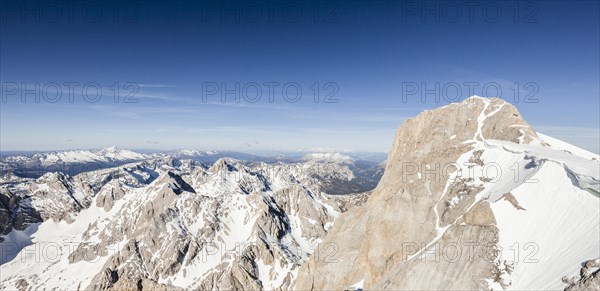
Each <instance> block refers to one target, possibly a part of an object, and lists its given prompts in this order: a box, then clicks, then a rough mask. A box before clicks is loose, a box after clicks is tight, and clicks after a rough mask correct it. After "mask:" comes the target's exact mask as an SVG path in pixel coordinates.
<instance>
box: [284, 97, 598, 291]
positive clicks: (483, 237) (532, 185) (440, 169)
mask: <svg viewBox="0 0 600 291" xmlns="http://www.w3.org/2000/svg"><path fill="white" fill-rule="evenodd" d="M599 171H600V164H599V162H598V155H594V154H591V153H588V152H585V151H583V150H580V149H578V148H575V147H573V146H569V145H567V144H565V143H562V142H559V141H557V140H554V139H551V138H548V137H545V136H543V135H538V134H537V133H536V132H535V131H534V130H533V129H532V128H531V127H530V126H529V125H528V124H527V123H526V122H525V121H524V119H523V118H522V117H521V115H520V114H519V112H518V111H517V110H516V108H515V107H513V106H512V105H510V104H508V103H506V102H504V101H502V100H500V99H487V98H479V97H473V98H470V99H467V100H466V101H463V102H462V103H458V104H451V105H448V106H444V107H442V108H439V109H436V110H433V111H426V112H423V113H422V114H420V115H419V116H417V117H415V118H413V119H410V120H407V121H406V122H405V123H404V124H403V125H402V126H401V127H400V128H399V129H398V132H397V134H396V138H395V140H394V144H393V147H392V151H391V152H390V154H389V156H388V160H387V165H386V168H385V173H384V176H383V178H382V180H381V181H380V183H379V185H378V186H377V188H376V189H375V190H374V191H373V193H372V194H371V195H370V196H369V197H368V200H367V201H366V203H364V205H362V206H357V207H353V208H351V209H350V210H349V211H348V212H346V213H344V214H342V215H341V216H340V217H339V218H338V219H337V220H336V222H335V225H334V226H333V227H332V229H331V230H330V231H329V232H328V234H327V236H326V238H325V240H324V241H323V242H322V243H321V245H335V246H336V247H335V249H336V252H335V255H334V256H332V257H331V259H330V260H322V259H320V258H318V257H312V258H310V259H309V260H308V262H307V263H305V264H304V265H303V266H302V267H301V268H300V271H299V273H298V276H297V280H296V282H295V285H294V288H295V289H298V290H324V289H325V290H341V289H353V288H354V289H362V288H364V289H375V290H382V289H390V290H415V289H416V290H434V289H438V290H439V289H444V290H450V289H461V290H464V289H496V290H498V289H521V290H523V289H535V290H544V289H546V290H547V289H562V288H565V287H567V286H572V287H575V289H577V287H578V286H584V288H585V286H588V287H589V286H594V284H596V285H595V286H598V281H597V279H598V275H597V273H598V266H597V264H593V263H589V262H594V259H596V258H599V257H600V240H599V237H600V229H599V226H600V220H599V216H600V199H599V185H600V183H599V177H600V173H599ZM586 264H588V266H589V268H587V269H586V270H583V269H581V274H579V271H580V268H582V266H584V268H585V265H586ZM593 274H596V275H593ZM594 276H595V277H594ZM594 278H596V279H594ZM578 280H579V281H578ZM593 280H596V281H593ZM582 282H584V283H582ZM585 282H587V283H585ZM590 282H591V283H590ZM581 284H584V285H581ZM585 284H587V285H585ZM596 288H597V287H596Z"/></svg>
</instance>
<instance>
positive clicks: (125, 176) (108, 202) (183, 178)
mask: <svg viewBox="0 0 600 291" xmlns="http://www.w3.org/2000/svg"><path fill="white" fill-rule="evenodd" d="M324 169H325V170H324ZM326 169H335V171H334V170H330V171H329V172H328V171H327V170H326ZM323 179H336V180H337V181H339V180H350V179H352V171H350V170H349V169H348V168H347V167H346V166H343V165H342V166H341V167H325V166H323V165H320V164H318V163H316V162H312V161H311V162H304V163H294V164H283V163H277V164H264V163H254V164H252V165H245V164H243V163H241V162H239V161H236V160H233V159H221V160H218V161H217V162H216V163H215V164H214V165H212V166H211V167H205V166H204V165H202V164H201V163H198V162H192V161H179V160H176V159H172V158H161V159H156V160H148V161H144V162H139V163H135V164H129V165H125V166H122V167H118V168H112V169H104V170H99V171H93V172H85V173H81V174H79V175H77V176H75V177H70V176H67V175H62V174H47V175H44V176H43V177H41V178H39V179H37V180H33V179H29V180H27V181H26V182H25V183H21V184H17V185H13V186H11V187H12V188H10V189H23V193H22V194H23V195H22V196H23V197H30V198H31V199H32V201H33V203H32V204H33V206H35V207H36V208H35V209H36V210H39V211H40V213H41V215H40V221H42V220H54V221H56V222H60V221H62V222H63V223H66V224H65V226H64V227H66V228H69V225H74V227H75V228H77V229H79V228H82V227H83V231H82V232H81V233H80V234H79V235H76V236H74V237H73V238H72V239H69V241H72V240H75V241H76V244H75V245H74V246H73V248H70V249H69V252H68V253H67V254H66V256H65V257H64V259H61V261H60V262H59V264H58V265H62V266H63V267H60V268H61V269H60V273H63V272H69V270H71V272H76V269H77V268H79V267H76V266H89V267H90V268H96V269H97V270H95V271H94V272H93V275H92V276H90V277H82V278H80V280H79V281H77V280H74V281H69V280H70V279H68V278H62V277H60V278H59V281H57V282H56V283H53V284H57V285H48V284H49V283H48V282H49V281H50V280H54V279H52V278H55V273H52V272H53V271H52V270H51V269H52V268H53V267H52V266H57V264H54V263H52V264H50V265H49V266H48V267H45V268H44V269H43V271H41V273H40V274H37V275H36V276H35V277H27V276H25V275H23V276H21V275H15V276H11V277H9V278H2V279H3V282H2V283H1V284H2V286H8V287H12V286H16V284H17V281H19V280H20V281H19V282H20V284H21V283H26V284H28V286H32V287H33V288H37V287H39V286H45V287H47V286H60V287H63V288H64V287H65V286H72V287H73V288H86V289H96V290H109V289H112V290H123V289H138V290H139V289H147V288H149V289H152V290H154V289H164V290H174V289H175V290H177V289H203V290H204V289H275V288H283V289H287V288H290V286H291V284H292V283H293V280H294V277H295V273H296V272H297V270H298V267H299V266H300V265H301V264H302V263H303V262H304V261H306V260H307V259H308V257H309V256H310V255H311V254H312V252H313V251H314V250H313V247H314V246H315V245H316V244H317V243H318V242H319V241H320V238H322V237H323V236H325V234H326V233H327V230H328V229H329V228H331V226H332V225H333V222H334V220H335V218H336V217H337V215H339V213H340V212H341V211H340V209H339V207H338V206H337V203H336V202H335V201H334V200H333V199H330V198H328V197H326V196H325V195H324V194H322V193H321V192H320V189H321V187H320V186H321V182H323ZM7 189H8V188H7ZM7 193H8V192H7ZM7 197H8V196H7ZM5 200H6V199H5ZM90 215H92V216H94V215H97V216H98V219H91V220H89V221H90V222H89V225H81V223H79V222H78V219H84V220H85V219H86V217H88V216H90ZM98 262H99V263H98ZM8 264H14V267H10V268H17V267H18V266H19V265H18V262H10V263H8ZM3 267H5V266H3ZM61 282H62V283H61ZM67 282H70V283H67Z"/></svg>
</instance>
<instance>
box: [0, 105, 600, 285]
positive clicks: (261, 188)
mask: <svg viewBox="0 0 600 291" xmlns="http://www.w3.org/2000/svg"><path fill="white" fill-rule="evenodd" d="M100 151H102V150H99V151H94V152H95V153H96V154H95V156H93V158H90V159H89V161H93V162H94V161H95V162H98V161H106V162H107V163H110V162H116V163H125V162H126V161H128V158H129V157H130V158H133V159H134V160H136V159H142V160H141V161H135V162H130V163H126V164H124V165H121V164H119V165H118V166H111V167H108V164H107V165H105V167H108V168H102V169H94V170H89V169H88V170H85V171H82V172H79V173H77V174H71V173H63V172H60V171H58V172H47V171H46V172H45V173H43V174H42V175H41V176H39V177H37V176H36V177H28V176H27V175H21V174H22V173H18V172H15V171H8V172H7V173H6V174H5V175H4V176H3V177H2V181H0V289H10V290H12V289H61V290H62V289H94V290H131V289H136V290H141V289H150V290H189V289H192V290H207V289H210V290H213V289H218V290H221V289H236V290H240V289H241V290H259V289H266V290H273V289H283V290H291V289H294V290H323V289H327V290H343V289H392V290H400V289H406V290H415V289H418V290H432V289H444V290H448V289H461V290H464V289H496V290H499V289H535V290H539V289H563V288H566V289H568V290H589V289H600V271H599V270H600V240H599V238H600V229H599V226H600V194H599V193H600V190H599V186H600V182H599V180H600V164H599V161H598V160H599V157H598V155H596V154H592V153H589V152H586V151H584V150H581V149H578V148H576V147H574V146H571V145H569V144H566V143H564V142H561V141H559V140H556V139H553V138H551V137H548V136H545V135H542V134H538V133H536V132H535V131H534V130H533V129H532V128H531V127H530V126H529V125H528V124H527V123H526V122H525V121H524V119H523V118H522V117H521V115H520V114H519V112H518V111H517V110H516V109H515V107H513V106H512V105H510V104H508V103H506V102H504V101H502V100H500V99H486V98H479V97H474V98H470V99H468V100H466V101H464V102H462V103H457V104H451V105H448V106H444V107H442V108H439V109H436V110H432V111H426V112H424V113H422V114H420V115H419V116H417V117H415V118H413V119H410V120H407V121H406V122H405V124H403V125H402V126H401V127H400V128H399V129H398V132H397V135H396V138H395V140H394V144H393V147H392V150H391V152H390V153H389V155H388V159H387V160H386V163H385V171H384V172H383V171H382V168H383V166H384V165H383V164H382V163H381V162H376V163H372V162H369V161H365V160H360V159H355V158H354V157H350V156H348V155H342V154H335V153H327V154H315V153H312V154H303V155H301V156H300V157H297V158H292V159H291V160H290V161H288V162H278V161H271V160H269V163H265V162H260V161H257V160H250V161H241V160H237V159H232V158H223V157H221V158H219V159H217V160H216V161H214V163H203V162H202V159H204V158H206V157H210V158H214V157H217V156H219V155H220V153H216V152H215V153H208V152H197V151H177V152H172V153H162V154H140V155H142V156H135V157H134V155H136V154H138V153H135V152H128V151H125V150H119V149H115V148H112V149H110V148H109V149H106V150H104V152H102V153H101V152H100ZM51 155H54V156H56V157H60V159H56V158H51V157H50V156H51ZM86 155H88V154H87V153H86V154H82V153H81V152H75V151H73V152H71V153H65V152H57V153H53V154H47V153H46V154H39V155H37V157H36V158H32V157H24V158H19V157H9V158H3V160H2V161H3V162H7V161H8V162H11V163H16V164H23V162H25V164H26V163H27V161H37V162H34V163H38V162H39V163H42V164H43V163H44V161H45V163H46V164H47V165H50V166H52V165H54V163H55V164H56V165H59V166H60V165H66V164H69V163H70V162H72V163H74V164H79V163H80V162H81V161H82V160H84V159H83V158H82V156H86ZM34 156H35V155H34ZM74 156H77V159H74V158H73V157H74ZM124 157H127V158H124ZM51 161H54V162H51ZM84 164H85V163H84ZM378 175H379V176H380V175H383V177H382V178H381V181H380V183H379V184H378V185H377V188H375V189H374V190H373V191H365V192H362V191H355V190H361V189H369V187H368V186H367V185H369V183H372V182H373V181H377V180H379V178H378ZM350 192H362V193H356V194H348V195H336V194H340V193H350Z"/></svg>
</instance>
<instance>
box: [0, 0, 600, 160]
mask: <svg viewBox="0 0 600 291" xmlns="http://www.w3.org/2000/svg"><path fill="white" fill-rule="evenodd" d="M23 3H24V2H19V1H6V2H5V1H3V2H2V19H1V20H0V21H2V22H0V23H1V24H0V80H1V82H2V94H3V95H2V97H3V98H4V99H3V101H2V103H0V106H1V108H0V113H1V116H0V121H1V132H0V138H1V140H0V148H1V149H2V150H51V149H69V148H97V147H104V146H111V145H116V146H119V147H124V148H146V149H148V148H152V149H178V148H194V149H225V150H242V151H258V150H298V149H312V148H333V149H348V150H356V151H387V150H389V148H390V146H391V142H392V139H393V136H394V133H395V130H396V129H397V127H398V126H400V125H401V124H402V122H403V121H404V120H405V119H406V118H410V117H412V116H415V115H417V114H418V113H419V112H421V111H422V110H425V109H433V108H436V107H439V106H442V105H445V104H447V101H448V100H449V99H451V98H452V97H454V96H457V98H459V99H460V100H462V99H464V98H466V97H468V91H469V85H468V84H473V85H471V86H473V87H474V93H475V94H477V95H481V96H495V95H501V96H499V97H501V98H503V99H505V100H507V101H509V102H511V103H513V104H514V105H516V106H517V107H518V108H519V110H520V111H521V113H522V114H523V116H524V117H525V118H526V119H527V121H528V122H529V123H530V124H532V125H533V126H534V128H535V129H536V130H538V131H540V132H543V133H547V134H549V135H552V136H554V137H557V138H559V139H563V140H565V141H567V142H570V143H573V144H575V145H578V146H580V147H583V148H585V149H588V150H591V151H594V152H597V153H598V152H599V151H600V150H599V149H598V145H599V132H600V130H599V124H600V120H599V110H600V109H599V108H600V104H599V99H600V98H599V96H600V88H599V86H600V84H599V80H600V73H599V68H600V59H599V52H600V31H599V30H600V23H599V22H600V12H599V11H600V7H599V4H598V2H597V1H544V2H527V3H529V4H527V3H522V2H487V3H492V4H481V5H478V6H475V7H470V6H468V5H469V4H468V3H463V2H429V4H430V5H429V6H427V7H424V6H422V5H423V4H422V3H421V2H412V1H397V2H393V1H344V2H319V3H317V4H315V3H312V2H310V3H308V2H283V3H280V5H277V6H276V7H272V6H269V5H270V4H268V3H266V2H265V3H263V2H252V3H253V4H252V5H250V4H248V3H247V2H236V1H230V2H227V4H225V6H222V5H221V4H220V3H221V2H210V1H208V2H203V3H197V2H195V1H183V2H171V1H151V2H147V3H145V4H144V3H137V4H136V3H135V2H127V3H128V4H124V3H125V2H114V3H113V2H106V1H102V2H101V1H97V2H89V3H92V5H89V4H81V3H79V4H75V6H73V7H68V6H65V5H64V4H60V2H59V3H58V4H57V2H26V3H25V4H23ZM148 3H149V4H148ZM290 3H291V4H290ZM447 3H452V4H451V5H448V4H447ZM470 3H473V2H470ZM23 5H27V6H23ZM236 5H239V6H236ZM236 7H239V8H236ZM471 9H472V10H471ZM497 9H499V10H497ZM259 10H260V11H261V12H260V13H261V14H260V16H256V15H258V14H256V13H257V11H259ZM24 11H25V12H24ZM56 11H60V13H59V14H57V13H56ZM90 11H91V12H90ZM295 11H301V12H300V13H294V12H295ZM432 11H433V12H432ZM495 11H500V14H495ZM517 11H518V13H517ZM471 12H472V13H471ZM457 13H458V14H457ZM459 14H460V15H459ZM255 16H256V17H255ZM435 17H439V19H436V18H435ZM36 83H37V84H39V86H40V88H39V89H37V90H35V86H36ZM66 83H68V84H76V85H77V86H76V87H74V88H75V89H74V90H73V92H74V93H73V96H72V101H73V102H70V100H69V92H70V91H69V89H68V87H67V86H66V85H65V84H66ZM115 83H118V84H119V88H120V90H119V93H118V96H119V100H118V102H115V100H114V95H115ZM57 84H58V85H60V88H59V87H57V86H55V85H57ZM215 84H217V85H218V86H217V90H218V92H217V93H216V94H209V93H211V92H213V91H210V90H213V89H215V87H214V86H213V85H215ZM236 84H239V87H240V90H239V91H237V92H235V93H231V92H232V91H231V90H233V89H234V88H236ZM269 84H270V85H269ZM415 84H416V85H417V86H418V87H421V86H425V87H424V88H419V92H417V93H414V94H409V93H410V92H407V90H408V88H414V87H410V86H412V85H415ZM127 85H130V87H126V86H127ZM223 85H224V86H225V87H224V88H218V87H222V86H223ZM457 85H458V88H460V90H461V92H460V93H461V94H459V95H457V93H456V92H457V91H456V88H457ZM74 86H75V85H74ZM84 86H86V87H87V89H88V91H87V92H88V94H87V95H86V97H87V100H86V99H85V98H84V96H83V95H82V88H83V87H84ZM269 86H271V87H269ZM436 86H439V88H440V89H439V90H434V89H435V88H436ZM498 86H499V87H500V88H501V89H502V92H501V94H498V93H495V92H496V90H495V88H496V87H498ZM96 87H99V88H101V90H102V94H101V95H99V98H98V99H99V100H91V99H94V97H95V96H96V95H95V94H94V93H95V92H96V90H97V89H96ZM257 87H258V88H260V91H261V92H262V95H261V96H260V98H258V97H257V96H258V95H257V93H256V92H257ZM284 87H285V88H286V89H287V94H284V93H282V92H284V90H283V88H284ZM483 87H486V88H487V90H483ZM244 88H245V89H246V90H245V91H244ZM270 88H274V90H273V91H272V92H273V94H272V95H269V93H270V92H271V91H270ZM298 88H299V89H300V90H301V91H302V94H301V95H299V96H298V97H296V96H297V95H296V92H297V90H298ZM316 88H319V89H318V94H317V96H318V100H317V101H318V102H315V93H316V92H317V90H316ZM517 88H518V93H515V92H517V91H516V90H517ZM26 89H29V90H32V89H33V91H31V92H30V93H28V94H22V93H24V92H25V91H26ZM222 89H226V90H229V91H228V92H230V93H229V94H227V95H226V97H227V100H225V102H222V100H221V95H220V92H221V91H224V90H222ZM421 89H429V90H434V91H433V92H434V93H431V94H429V95H426V96H425V97H426V98H427V99H426V100H425V102H422V100H421V92H422V91H423V90H421ZM57 91H60V92H61V93H62V95H61V96H60V99H58V97H56V98H55V96H57V95H56V94H57ZM234 91H235V90H234ZM25 93H27V92H25ZM128 93H132V94H133V98H129V99H127V100H128V101H137V103H129V102H124V97H125V96H126V95H127V94H128ZM515 94H518V95H517V96H518V97H519V98H518V100H515ZM22 95H25V97H26V100H25V102H22V100H21V97H22ZM328 95H330V96H332V97H326V96H328ZM434 95H436V96H438V97H440V100H439V101H436V100H435V98H434ZM203 97H204V98H203ZM236 97H237V98H240V100H239V102H236V100H235V98H236ZM244 97H247V98H244ZM35 98H39V99H40V102H39V103H38V102H36V100H35ZM53 98H54V99H55V100H56V99H58V101H57V102H54V103H53V102H50V101H55V100H52V99H53ZM252 98H255V99H258V101H257V102H251V101H253V100H252ZM269 99H271V100H269ZM324 100H326V101H327V102H324ZM90 101H95V102H90ZM271 101H272V102H271ZM290 101H295V102H290Z"/></svg>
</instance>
